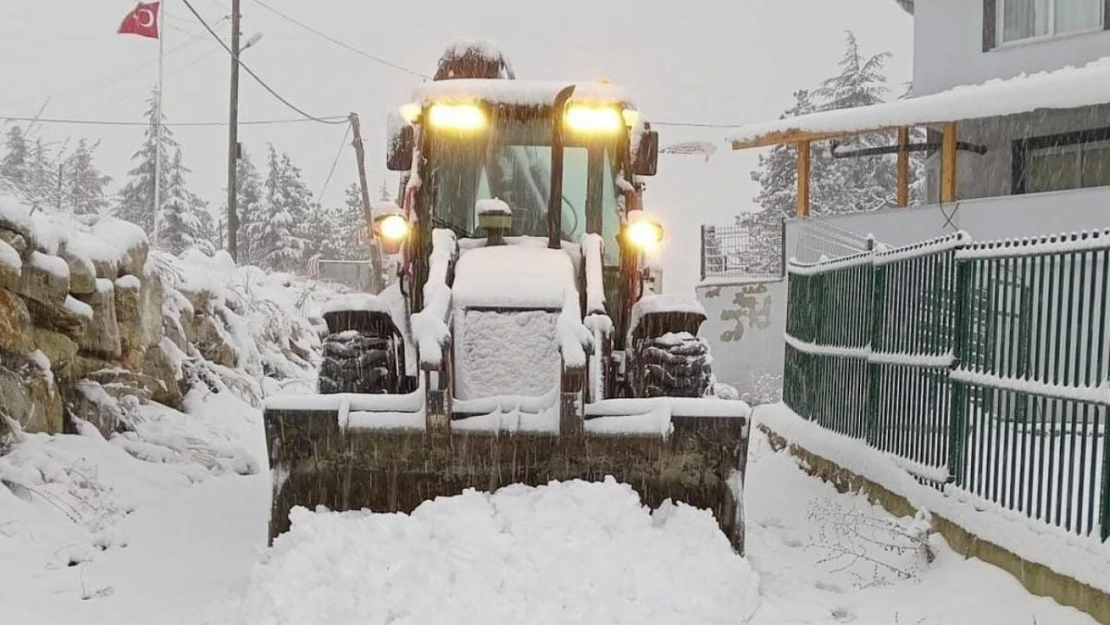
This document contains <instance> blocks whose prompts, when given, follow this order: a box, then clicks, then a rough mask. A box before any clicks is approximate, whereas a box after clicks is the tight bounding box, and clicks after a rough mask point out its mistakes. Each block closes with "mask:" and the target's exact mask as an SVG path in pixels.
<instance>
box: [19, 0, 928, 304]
mask: <svg viewBox="0 0 1110 625" xmlns="http://www.w3.org/2000/svg"><path fill="white" fill-rule="evenodd" d="M190 1H191V2H192V3H193V6H194V7H196V9H197V10H198V11H199V12H201V13H202V15H203V16H204V17H205V19H206V20H208V21H209V23H211V24H214V27H215V29H216V30H217V32H219V33H220V34H221V35H222V36H225V37H226V36H227V34H228V33H229V32H230V27H229V22H228V21H227V20H226V19H223V20H222V21H221V18H223V17H224V16H226V15H227V14H228V12H229V10H228V8H227V7H228V6H229V4H230V0H190ZM265 1H266V2H267V4H269V5H270V6H272V7H274V8H276V9H278V10H280V11H282V12H284V13H287V14H289V15H291V16H293V17H295V18H297V19H299V20H301V21H303V22H305V23H307V24H309V25H311V26H314V27H315V28H317V29H318V30H321V31H323V32H326V33H327V34H329V35H331V36H333V37H335V38H338V39H341V40H343V41H346V42H348V43H350V44H351V45H353V46H355V47H357V48H360V49H362V50H364V51H366V52H369V53H371V54H373V55H376V56H380V57H383V58H386V59H388V60H390V61H392V62H394V63H396V64H398V65H401V66H404V67H407V68H410V69H412V70H415V71H418V72H420V73H424V74H431V73H433V71H434V68H435V63H436V61H437V59H438V58H439V55H440V53H441V52H442V50H443V48H444V47H445V46H446V45H447V44H448V43H449V42H450V41H452V40H454V39H457V38H481V39H489V40H492V41H495V42H497V43H498V44H499V45H500V47H501V48H502V49H503V50H504V51H505V53H506V54H507V55H508V56H509V57H510V59H511V60H512V62H513V65H514V67H515V69H516V73H517V76H518V77H519V78H551V79H579V80H589V79H593V78H598V77H607V78H609V79H611V80H612V81H613V82H616V83H620V84H623V85H625V86H626V87H627V88H628V89H629V90H630V91H631V93H632V95H633V97H634V98H635V100H636V102H637V104H638V106H639V108H640V109H641V110H642V111H643V112H644V114H645V115H646V116H647V117H648V118H649V119H651V120H655V121H659V122H663V121H669V122H698V123H717V124H732V123H741V124H742V123H750V122H755V121H760V120H765V119H769V118H774V117H777V116H778V115H779V113H780V112H781V111H782V110H783V109H784V108H786V107H787V106H788V105H789V104H790V102H791V94H792V92H793V91H794V90H795V89H798V88H802V87H811V86H813V85H814V84H815V83H817V82H819V81H820V80H821V79H822V78H825V77H826V76H828V75H829V74H831V73H832V72H833V71H835V68H836V61H837V59H838V57H839V55H840V52H841V50H842V46H843V40H844V31H845V30H847V29H851V30H853V31H855V33H856V35H857V37H858V38H859V41H860V44H861V46H862V47H863V50H864V52H865V53H868V54H870V53H875V52H881V51H890V52H892V53H893V55H894V57H893V58H892V59H891V62H890V64H889V72H888V75H889V77H890V80H891V85H892V87H893V89H894V91H896V92H898V93H901V91H902V90H903V83H906V82H907V81H908V80H909V78H910V75H911V65H912V58H911V54H912V33H913V23H912V18H911V17H910V16H909V15H907V14H906V13H904V12H903V11H902V10H901V9H900V8H898V7H897V5H896V3H895V2H894V0H731V1H728V0H681V1H673V0H670V1H666V2H661V1H659V0H648V1H641V2H612V1H607V0H559V1H557V2H523V1H518V2H507V1H493V0H469V1H462V0H450V1H449V0H421V1H420V2H373V1H366V0H314V1H312V2H309V1H307V0H265ZM134 5H135V3H134V2H133V1H132V0H61V1H56V2H42V1H40V0H3V1H2V2H0V58H2V59H3V62H0V115H32V114H34V113H35V112H36V111H37V110H38V109H39V107H41V106H42V105H43V103H44V102H46V101H47V98H49V103H48V105H47V106H46V109H45V111H44V113H43V117H56V118H76V119H102V120H131V121H134V120H141V115H142V112H143V110H144V108H145V99H146V98H147V96H148V95H149V91H150V88H151V86H152V85H153V84H154V83H155V81H156V78H157V69H156V68H157V54H158V43H157V42H156V41H154V40H149V39H142V38H138V37H134V36H124V35H117V34H116V29H117V27H118V25H119V22H120V20H121V18H122V17H123V16H124V15H125V14H126V13H127V12H128V11H129V10H131V9H132V8H133V7H134ZM163 6H164V7H165V10H166V12H167V14H168V19H167V20H166V22H165V25H166V26H167V27H166V28H164V30H163V33H164V36H165V47H166V50H167V52H168V54H167V56H166V57H165V112H166V115H167V116H168V118H169V121H170V122H174V121H177V122H183V121H223V120H226V118H227V103H228V66H229V61H228V60H227V58H226V53H224V52H223V51H222V49H221V48H219V45H218V44H217V43H216V42H215V41H213V40H211V38H210V37H209V36H208V35H207V34H206V33H204V32H203V30H202V29H201V27H200V26H199V24H197V22H196V20H195V19H194V18H193V16H192V15H191V14H189V13H188V11H187V9H186V8H185V6H184V4H183V2H182V0H164V2H163ZM242 13H243V26H242V30H243V34H244V38H246V37H249V36H251V35H252V34H254V33H256V32H260V33H262V34H263V38H262V40H261V41H260V42H259V43H258V45H257V47H255V48H252V49H250V50H248V51H247V52H245V53H244V54H243V61H244V62H245V63H246V64H247V65H249V66H251V67H252V68H253V69H254V70H255V71H256V72H257V73H258V74H259V75H260V76H262V77H263V79H265V80H267V82H269V83H270V85H271V86H273V87H274V88H275V89H276V90H277V91H278V92H280V93H281V94H282V95H283V96H285V97H286V98H288V99H289V100H291V101H292V102H293V103H294V104H296V105H297V106H299V107H301V108H303V109H305V110H307V111H308V112H309V113H311V114H313V115H316V116H328V115H345V114H347V113H348V112H350V111H352V110H353V111H357V112H358V113H359V114H360V116H361V117H362V121H363V136H364V138H365V140H366V143H367V150H368V154H367V171H368V173H369V177H370V180H371V185H372V186H373V187H377V186H378V185H379V184H381V181H382V179H383V176H384V156H383V149H382V146H383V144H384V126H385V124H384V119H385V116H386V113H387V112H388V111H389V110H390V108H392V107H395V106H397V105H398V104H400V103H402V102H404V101H405V100H406V98H407V96H408V94H409V91H410V89H411V88H412V87H413V86H414V85H415V84H417V83H418V82H419V79H418V78H415V77H413V76H411V75H408V74H405V73H403V72H400V71H397V70H396V69H392V68H390V67H386V66H383V65H381V64H378V63H375V62H373V61H371V60H369V59H366V58H364V57H361V56H358V55H356V54H354V53H352V52H350V51H348V50H345V49H343V48H340V47H337V46H335V45H334V44H331V43H329V42H327V41H325V40H323V39H321V38H319V37H317V36H315V35H313V34H311V33H308V32H305V31H303V30H301V29H299V28H298V27H297V26H294V25H292V24H290V23H288V22H285V21H283V20H282V19H281V18H279V17H277V16H275V15H274V14H272V13H270V12H268V11H267V10H266V9H265V8H263V7H262V6H260V5H259V4H258V3H257V2H256V0H242ZM190 39H192V40H191V41H190ZM171 51H172V52H171ZM240 93H241V104H240V119H241V120H252V119H255V120H257V119H274V118H289V117H296V114H295V113H293V112H292V111H290V110H288V109H286V108H285V107H284V106H283V105H281V104H280V103H278V102H277V101H276V100H274V98H273V97H271V96H270V95H269V94H267V93H266V92H265V91H263V90H262V89H261V88H260V87H259V86H258V85H256V84H255V83H254V82H253V81H252V80H251V79H250V78H249V77H248V76H246V75H245V74H244V75H243V77H242V89H241V92H240ZM659 130H660V134H661V135H662V136H661V142H662V144H663V145H667V144H670V143H675V142H678V141H685V140H692V139H701V140H708V141H713V142H715V143H717V144H719V145H721V147H722V149H721V150H720V151H718V152H717V154H716V155H715V156H714V157H713V158H712V159H711V160H710V161H709V162H708V163H706V162H704V160H702V159H700V158H697V157H678V156H663V157H662V160H661V163H660V171H659V175H658V176H657V177H656V178H655V179H653V180H651V181H649V190H648V195H647V198H646V206H647V208H648V209H649V210H655V211H656V212H658V213H659V214H660V215H662V216H663V219H664V223H665V225H666V226H667V229H668V232H669V233H670V237H669V239H670V241H669V244H670V247H669V250H668V253H667V263H666V274H665V276H664V284H665V285H666V290H667V291H669V292H671V291H687V290H688V289H689V288H690V287H691V286H692V285H693V284H694V282H695V281H696V278H697V276H696V275H694V274H695V272H696V269H697V256H698V241H697V231H698V225H699V224H701V223H703V222H727V221H730V220H731V216H732V215H734V214H735V213H738V212H741V211H745V210H750V209H751V197H752V196H753V195H754V193H755V186H754V185H753V183H751V181H750V175H749V172H750V171H751V169H752V168H753V166H754V164H755V158H756V156H755V153H754V152H742V153H731V152H729V151H727V150H726V149H724V143H723V139H724V137H725V136H727V134H728V131H727V130H708V129H688V128H675V127H660V128H659ZM174 132H175V133H176V135H177V138H178V140H179V141H180V142H181V144H182V146H183V149H184V156H185V161H186V164H187V165H188V166H189V167H190V168H192V170H193V177H192V180H193V186H194V190H195V191H196V192H198V193H200V194H201V195H202V196H204V197H205V198H206V199H209V200H210V201H211V202H212V204H213V206H214V207H216V206H219V205H221V204H223V199H222V198H223V197H224V191H223V188H224V181H225V179H226V153H227V152H226V141H227V129H226V127H186V128H175V129H174ZM343 132H344V127H343V126H325V125H321V124H317V123H303V124H288V125H281V126H244V127H242V128H241V130H240V140H241V141H242V142H243V144H244V146H245V147H246V148H247V149H248V150H249V151H251V152H252V153H253V154H255V155H258V157H259V158H258V159H256V162H257V161H258V160H260V157H261V155H262V152H263V150H264V149H265V144H266V143H267V142H272V143H274V144H275V145H276V146H277V147H278V148H279V149H282V150H286V151H288V152H289V153H290V155H291V156H292V158H293V160H294V161H295V162H296V163H297V164H298V165H299V166H300V167H301V168H302V170H303V171H304V177H305V181H306V182H307V183H308V185H309V187H310V188H311V189H312V191H313V193H319V191H320V190H321V187H322V186H323V183H324V180H325V178H326V176H327V173H328V170H329V168H330V166H331V164H332V161H333V160H334V158H335V156H336V153H337V150H338V149H339V147H340V141H341V139H342V137H343ZM39 133H41V136H42V137H44V138H45V139H47V140H50V141H62V140H64V139H66V138H67V137H72V138H74V139H76V138H79V137H87V138H89V139H94V140H95V139H99V140H101V145H100V148H99V150H98V153H97V156H98V161H99V163H100V165H101V166H102V168H103V169H104V170H105V171H106V173H108V174H110V175H112V176H113V178H114V181H113V190H114V189H115V188H116V187H117V186H118V184H119V183H120V181H121V180H122V179H123V177H124V175H125V173H126V171H127V169H128V168H129V167H130V162H129V159H130V156H131V154H132V153H133V152H134V151H135V149H136V147H137V146H138V143H139V141H140V138H141V133H142V130H141V129H139V128H106V127H91V126H72V125H55V124H50V125H43V126H41V127H40V129H39ZM355 176H356V174H355V169H354V158H353V156H352V154H351V153H349V151H344V152H343V154H342V155H341V157H340V161H339V165H338V167H337V169H336V171H335V174H334V177H333V179H332V181H331V184H330V186H329V187H328V191H327V193H326V194H325V201H329V202H338V201H341V198H342V190H343V187H345V186H346V185H348V184H349V183H351V182H353V181H354V180H355V179H356V178H355ZM389 184H390V187H391V189H392V188H393V187H395V185H396V183H395V178H392V177H391V178H390V183H389Z"/></svg>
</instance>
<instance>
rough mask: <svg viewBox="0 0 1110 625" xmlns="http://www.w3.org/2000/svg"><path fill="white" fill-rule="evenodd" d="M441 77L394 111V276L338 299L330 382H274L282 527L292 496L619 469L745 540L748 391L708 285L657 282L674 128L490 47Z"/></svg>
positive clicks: (618, 98) (276, 508)
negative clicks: (278, 385) (740, 388)
mask: <svg viewBox="0 0 1110 625" xmlns="http://www.w3.org/2000/svg"><path fill="white" fill-rule="evenodd" d="M436 78H437V79H436V80H434V81H432V82H429V83H425V84H424V85H421V86H420V87H418V88H417V90H416V92H415V93H414V98H413V100H412V102H410V103H409V104H406V105H404V106H402V107H401V108H400V115H398V116H397V117H398V118H399V119H395V121H394V123H393V124H391V126H392V128H391V132H390V134H391V137H390V139H389V144H388V146H387V161H388V167H389V168H390V169H391V170H394V171H400V172H402V190H403V204H402V206H400V207H398V208H397V209H396V210H392V211H385V212H382V213H379V214H378V215H376V217H375V220H374V224H373V231H374V234H375V236H377V237H379V239H380V240H381V241H382V245H381V246H380V249H384V250H385V251H386V253H389V252H394V253H395V255H394V256H393V258H392V259H391V262H387V263H383V264H382V266H391V267H396V268H398V269H397V270H396V271H395V272H394V273H395V274H396V275H395V276H392V277H391V278H390V282H391V284H389V286H387V287H386V289H385V290H384V291H382V292H381V293H377V294H365V295H346V296H343V297H340V298H338V299H336V300H334V301H331V302H329V303H328V304H327V305H326V306H325V308H324V310H323V316H324V319H325V321H326V322H327V326H328V332H329V334H328V336H327V337H326V338H325V340H324V348H323V360H322V363H321V365H320V370H319V381H318V394H316V395H311V396H276V397H271V398H269V399H268V400H267V402H266V406H265V416H264V419H265V427H266V439H267V445H268V449H269V459H270V466H271V470H272V472H273V476H274V481H273V501H272V515H271V520H270V540H271V541H273V540H274V539H275V537H277V536H278V535H280V534H281V533H283V532H284V531H286V530H287V529H288V527H289V512H290V510H291V509H292V508H293V507H294V506H305V507H308V508H314V507H315V506H317V505H323V506H325V507H327V508H329V509H331V510H350V509H362V508H367V509H371V510H374V511H379V512H395V511H400V512H406V513H407V512H411V511H412V510H413V509H415V508H416V507H417V506H419V505H420V503H421V502H423V501H426V500H430V499H434V498H436V497H438V496H449V495H455V494H459V493H461V492H462V491H463V490H465V489H469V488H475V489H480V490H487V491H493V490H496V489H497V488H499V487H501V486H504V485H508V484H516V483H523V484H528V485H541V484H546V483H548V482H550V481H552V480H559V481H566V480H576V479H578V480H587V481H602V480H604V479H605V478H606V477H607V476H613V477H614V478H615V479H617V480H618V481H620V482H624V483H627V484H629V485H631V486H632V487H634V488H635V489H636V490H637V492H638V493H639V494H640V496H641V499H642V501H643V502H644V504H645V505H648V506H651V507H656V506H659V505H660V504H662V503H663V502H664V501H665V500H668V499H671V500H674V501H681V502H684V503H687V504H689V505H692V506H696V507H699V508H705V509H709V510H711V511H712V512H713V514H714V515H715V516H716V519H717V521H718V523H719V525H720V527H721V529H722V530H723V532H724V534H725V535H726V536H727V538H728V540H729V541H730V542H731V544H732V546H733V548H734V549H735V550H736V551H738V552H740V553H743V548H744V521H743V518H744V515H743V497H742V492H743V478H744V466H745V462H746V456H747V443H748V431H749V420H748V419H749V409H748V406H747V405H746V404H745V403H744V402H741V401H738V400H736V399H735V398H728V399H726V398H718V397H716V396H715V389H718V388H719V385H716V384H714V383H713V377H712V373H711V371H710V364H711V358H710V356H709V353H708V348H707V345H706V343H705V342H704V341H703V340H701V339H699V338H697V332H698V329H699V327H700V325H701V323H702V321H704V320H705V312H704V310H703V309H702V308H701V307H700V305H698V304H697V302H695V301H687V300H684V299H682V298H675V297H671V296H664V295H656V294H654V293H652V292H651V291H650V289H649V288H647V283H648V282H649V280H648V276H649V272H648V271H647V267H646V265H647V263H646V261H645V258H646V252H647V251H649V250H650V249H651V248H653V247H655V246H658V245H660V244H661V243H662V240H663V231H662V227H661V226H660V225H659V224H658V223H657V222H655V221H654V220H652V219H651V218H650V217H649V216H647V215H646V214H645V213H644V211H643V210H641V208H640V206H641V198H642V192H643V184H642V183H641V182H640V178H641V177H643V176H651V175H654V174H655V170H656V163H657V154H658V135H657V134H656V133H655V132H654V131H652V130H651V129H650V126H649V125H648V124H647V123H646V122H644V121H643V120H642V119H640V118H639V116H638V114H637V112H636V111H635V109H634V108H633V107H632V105H631V103H630V102H629V101H628V99H627V98H626V97H625V96H624V95H623V93H622V92H621V91H620V90H619V89H618V88H616V87H614V86H612V85H609V84H605V83H577V84H570V83H548V82H530V81H523V80H517V79H516V78H515V77H514V76H513V75H512V72H511V70H509V69H508V63H507V62H505V61H504V58H503V57H501V56H500V55H499V54H497V53H495V52H492V51H490V50H488V49H486V48H483V47H480V46H470V47H465V48H458V47H455V48H451V49H449V50H448V53H447V54H446V55H445V56H444V57H443V60H441V62H440V71H439V72H437V74H436ZM720 394H721V395H725V393H720Z"/></svg>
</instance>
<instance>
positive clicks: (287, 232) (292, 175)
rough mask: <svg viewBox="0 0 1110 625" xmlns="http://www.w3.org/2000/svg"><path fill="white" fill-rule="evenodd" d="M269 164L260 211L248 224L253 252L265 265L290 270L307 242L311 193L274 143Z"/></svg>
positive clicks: (291, 163) (285, 155)
mask: <svg viewBox="0 0 1110 625" xmlns="http://www.w3.org/2000/svg"><path fill="white" fill-rule="evenodd" d="M268 167H269V171H267V174H266V181H265V182H264V183H263V186H262V204H261V209H262V210H261V214H260V215H259V216H258V220H257V221H255V222H254V223H252V224H251V245H252V246H253V248H254V249H253V251H252V253H253V255H254V256H255V257H257V258H258V260H259V261H260V264H262V265H263V266H265V267H269V268H271V269H277V270H291V269H293V268H294V267H296V266H297V264H298V263H299V262H300V261H301V260H303V259H304V256H305V249H306V244H307V241H306V238H305V236H304V235H305V230H306V227H307V224H308V222H309V219H308V217H309V215H310V208H311V205H312V193H311V192H310V191H309V190H308V187H306V186H305V184H304V181H302V180H301V171H300V169H298V168H297V167H296V166H295V165H293V162H292V160H290V158H289V155H288V154H285V153H282V154H281V155H280V156H279V155H278V152H277V149H276V148H274V146H273V145H270V154H269V158H268Z"/></svg>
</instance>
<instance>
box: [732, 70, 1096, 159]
mask: <svg viewBox="0 0 1110 625" xmlns="http://www.w3.org/2000/svg"><path fill="white" fill-rule="evenodd" d="M1108 102H1110V57H1104V58H1101V59H1099V60H1097V61H1093V62H1091V63H1088V64H1087V65H1084V66H1082V67H1065V68H1063V69H1059V70H1055V71H1051V72H1040V73H1036V74H1022V75H1020V76H1015V77H1013V78H1008V79H1005V80H1000V79H999V80H991V81H987V82H985V83H983V84H979V85H964V86H959V87H954V88H952V89H949V90H948V91H942V92H940V93H934V94H930V95H924V96H920V97H917V98H909V99H905V100H896V101H894V102H885V103H883V104H875V105H872V106H861V107H857V108H850V109H839V110H835V111H822V112H819V113H812V114H810V115H800V116H798V117H789V118H784V119H779V120H775V121H771V122H764V123H759V124H752V125H749V126H744V127H742V128H740V129H739V130H738V131H737V132H736V134H734V135H733V136H732V137H730V138H729V141H731V142H732V147H733V149H736V150H742V149H746V148H753V147H759V146H765V145H774V144H778V143H788V142H790V141H792V140H796V138H798V137H797V135H800V134H809V135H833V136H836V135H838V134H850V133H855V132H862V131H868V130H881V129H884V128H894V127H898V126H920V125H924V124H930V123H939V122H948V121H957V120H963V119H978V118H982V117H994V116H999V115H1015V114H1018V113H1028V112H1030V111H1035V110H1038V109H1070V108H1077V107H1081V106H1091V105H1095V104H1105V103H1108Z"/></svg>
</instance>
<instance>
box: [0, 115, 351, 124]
mask: <svg viewBox="0 0 1110 625" xmlns="http://www.w3.org/2000/svg"><path fill="white" fill-rule="evenodd" d="M0 120H3V121H7V122H35V123H39V124H72V125H77V126H149V125H150V122H129V121H116V120H108V119H59V118H43V117H15V116H8V115H0ZM346 120H347V116H346V115H329V116H327V117H294V118H289V119H258V120H251V121H245V122H239V125H240V126H261V125H267V124H298V123H304V122H323V123H325V124H339V123H343V122H345V121H346ZM162 125H163V126H227V125H228V122H226V121H214V122H166V123H163V124H162Z"/></svg>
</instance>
